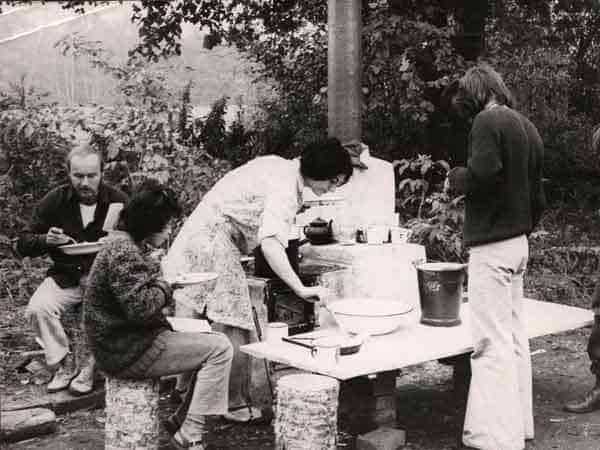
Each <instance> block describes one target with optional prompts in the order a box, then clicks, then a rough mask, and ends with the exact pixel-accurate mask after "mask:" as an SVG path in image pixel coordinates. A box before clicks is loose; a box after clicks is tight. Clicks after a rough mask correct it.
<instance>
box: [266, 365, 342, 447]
mask: <svg viewBox="0 0 600 450" xmlns="http://www.w3.org/2000/svg"><path fill="white" fill-rule="evenodd" d="M338 394H339V382H338V381H337V380H336V379H335V378H330V377H325V376H322V375H313V374H306V373H302V374H294V375H286V376H283V377H281V378H280V379H279V381H278V382H277V397H276V398H277V400H276V405H275V422H274V429H275V448H276V449H277V450H330V449H331V450H335V449H336V446H337V410H338Z"/></svg>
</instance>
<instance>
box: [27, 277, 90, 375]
mask: <svg viewBox="0 0 600 450" xmlns="http://www.w3.org/2000/svg"><path fill="white" fill-rule="evenodd" d="M82 299H83V290H82V288H81V285H78V286H75V287H71V288H61V287H60V286H58V285H57V284H56V282H55V281H54V280H53V279H52V278H50V277H47V278H45V279H44V281H42V284H40V285H39V286H38V288H37V289H36V290H35V292H34V293H33V296H32V297H31V299H30V300H29V304H28V305H27V308H26V309H25V317H26V318H27V320H28V321H29V323H30V324H31V326H32V327H33V329H34V331H35V340H36V342H37V343H38V344H40V346H41V347H42V348H43V349H44V352H45V356H46V363H47V364H48V365H50V366H53V365H55V364H58V363H59V362H60V361H62V359H63V358H64V357H65V355H66V354H67V353H68V352H69V338H68V337H67V335H66V333H65V330H64V328H63V325H62V323H61V321H60V318H61V316H62V314H63V313H64V312H65V310H66V309H67V308H70V307H73V306H75V305H77V304H79V303H81V302H82Z"/></svg>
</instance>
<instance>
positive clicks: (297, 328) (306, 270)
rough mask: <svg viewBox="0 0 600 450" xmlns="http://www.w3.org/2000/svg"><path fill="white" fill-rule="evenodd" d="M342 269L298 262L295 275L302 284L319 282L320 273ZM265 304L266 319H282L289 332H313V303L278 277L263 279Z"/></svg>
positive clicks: (314, 314)
mask: <svg viewBox="0 0 600 450" xmlns="http://www.w3.org/2000/svg"><path fill="white" fill-rule="evenodd" d="M340 269H343V267H342V266H338V265H335V264H312V263H307V264H300V267H299V273H298V276H299V277H300V280H301V281H302V283H303V284H304V285H305V286H315V285H316V284H318V281H319V277H320V275H322V274H324V273H327V272H331V271H334V270H340ZM265 280H266V282H265V289H264V304H265V305H266V307H267V320H268V321H269V322H284V323H287V325H288V333H289V335H290V336H291V335H294V334H298V333H305V332H307V331H312V330H314V329H315V327H316V326H317V325H318V318H317V314H316V312H315V310H316V308H315V304H314V303H311V302H307V301H305V300H303V299H302V298H301V297H299V296H297V295H296V294H295V293H294V292H293V291H292V289H290V287H289V286H288V285H287V284H285V283H284V282H283V281H282V280H281V279H280V278H278V277H269V278H265Z"/></svg>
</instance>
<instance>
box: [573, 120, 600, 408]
mask: <svg viewBox="0 0 600 450" xmlns="http://www.w3.org/2000/svg"><path fill="white" fill-rule="evenodd" d="M592 149H593V150H594V151H596V152H597V151H598V150H599V149H600V126H598V127H596V130H595V131H594V133H593V134H592ZM592 309H593V311H594V327H593V328H592V334H590V339H589V341H588V347H587V352H588V355H589V357H590V361H591V363H592V365H591V367H590V370H591V372H592V374H594V375H595V376H596V384H595V385H594V387H593V388H592V389H591V390H590V391H589V392H588V394H587V395H586V396H585V398H583V399H582V400H580V401H577V400H575V401H572V402H569V403H567V404H566V405H565V410H566V411H568V412H572V413H587V412H592V411H596V410H598V409H600V278H599V279H598V281H597V284H596V289H595V290H594V296H593V297H592Z"/></svg>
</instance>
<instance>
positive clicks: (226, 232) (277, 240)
mask: <svg viewBox="0 0 600 450" xmlns="http://www.w3.org/2000/svg"><path fill="white" fill-rule="evenodd" d="M351 175H352V163H351V160H350V155H349V154H348V152H347V151H346V150H345V149H344V147H343V146H342V145H341V144H340V142H339V141H338V140H337V139H334V138H330V139H326V140H323V141H319V142H315V143H312V144H309V145H308V146H307V147H306V148H305V149H304V152H303V154H302V156H301V157H300V158H297V159H293V160H288V159H284V158H282V157H279V156H274V155H271V156H262V157H258V158H255V159H253V160H252V161H249V162H248V163H246V164H244V165H242V166H240V167H238V168H236V169H234V170H232V171H231V172H229V173H228V174H227V175H225V176H224V177H223V178H222V179H221V180H219V181H218V182H217V183H216V185H215V186H214V187H213V188H212V189H211V190H210V191H209V192H208V193H207V194H206V195H205V196H204V198H203V199H202V201H201V202H200V203H199V204H198V206H197V207H196V209H195V210H194V212H193V213H192V214H191V216H190V217H189V218H188V219H187V221H186V222H185V224H184V225H183V228H182V229H181V231H180V232H179V234H178V235H177V237H176V238H175V241H174V242H173V245H172V246H171V248H170V250H169V252H168V254H167V256H166V257H165V258H164V259H163V269H164V271H165V274H167V275H169V276H175V275H177V274H178V273H184V272H196V271H210V272H217V273H218V274H219V278H218V279H217V283H216V286H215V288H214V289H213V290H210V291H208V292H207V289H206V288H205V287H202V286H190V287H186V288H184V289H181V290H179V291H178V292H177V293H176V299H177V315H191V316H192V317H193V316H194V314H195V313H194V310H193V309H192V310H190V309H189V308H186V306H185V305H195V310H196V311H203V310H205V309H206V312H207V316H208V318H209V319H211V320H213V321H214V322H215V323H214V324H213V327H218V329H220V330H222V331H223V332H224V333H225V334H226V335H227V336H228V337H229V339H231V341H232V344H233V348H234V358H233V364H232V370H231V381H230V387H229V397H230V398H229V402H230V404H229V414H227V415H226V416H225V418H226V419H229V420H231V421H235V422H248V421H250V420H252V419H257V418H260V410H258V409H257V408H253V407H251V406H250V399H249V394H248V384H249V358H248V356H247V355H245V354H244V353H242V352H240V351H239V350H238V349H239V347H240V346H241V345H244V344H248V343H249V342H250V332H251V331H252V330H254V328H255V327H254V321H253V317H252V306H251V303H250V294H249V291H248V284H247V281H246V274H245V272H244V269H243V267H242V265H241V263H240V257H241V256H242V255H247V254H250V252H252V251H253V250H254V248H255V247H257V246H259V245H260V247H261V250H262V252H263V254H264V256H265V259H266V260H267V262H268V263H269V265H270V266H271V268H272V269H273V271H274V272H275V273H276V274H277V275H278V276H279V278H281V279H282V280H283V281H284V282H285V283H286V284H287V285H288V286H289V287H290V288H291V289H292V290H293V291H294V292H295V293H296V294H297V295H298V296H299V297H302V298H304V299H308V298H311V297H318V298H321V297H323V296H324V295H326V292H327V290H326V289H325V288H323V287H321V286H305V285H304V284H303V283H302V281H301V280H300V278H298V275H297V274H296V273H295V272H294V270H293V269H292V267H291V265H290V263H289V260H288V258H287V255H286V253H285V249H286V248H287V245H288V239H289V237H290V228H291V225H292V224H293V222H294V217H295V216H296V214H297V213H298V211H299V210H300V208H301V207H302V203H303V201H302V190H303V188H304V187H305V186H306V187H308V188H309V189H311V190H312V191H313V192H314V193H315V194H316V195H322V194H325V193H327V192H333V191H335V189H336V188H337V187H339V186H341V185H343V184H344V183H346V182H347V181H348V179H349V178H350V176H351ZM186 309H187V310H186ZM182 384H183V383H180V384H179V386H178V388H179V389H181V388H182V387H183V386H182Z"/></svg>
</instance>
